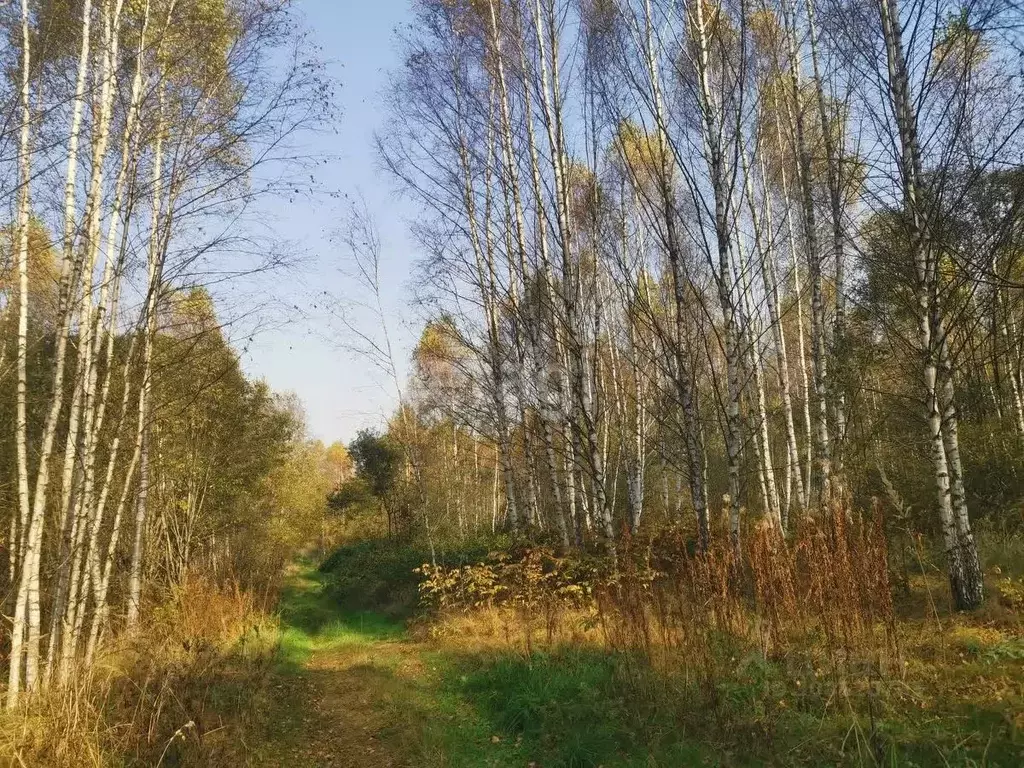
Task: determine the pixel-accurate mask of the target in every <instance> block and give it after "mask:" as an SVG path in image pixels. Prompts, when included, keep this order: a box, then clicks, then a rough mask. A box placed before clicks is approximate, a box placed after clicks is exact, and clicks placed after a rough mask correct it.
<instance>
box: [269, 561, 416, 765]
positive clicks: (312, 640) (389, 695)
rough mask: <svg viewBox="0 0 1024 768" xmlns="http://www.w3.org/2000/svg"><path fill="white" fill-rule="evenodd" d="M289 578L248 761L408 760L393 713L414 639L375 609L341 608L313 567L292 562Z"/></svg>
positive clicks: (407, 681) (411, 674)
mask: <svg viewBox="0 0 1024 768" xmlns="http://www.w3.org/2000/svg"><path fill="white" fill-rule="evenodd" d="M288 581H289V583H288V587H287V589H286V590H285V592H284V595H283V597H282V607H281V614H282V623H283V635H282V642H281V660H280V663H279V666H278V669H277V671H276V673H275V679H274V682H273V685H272V686H271V695H272V696H273V700H272V701H271V702H270V703H269V706H270V711H271V713H272V714H271V718H270V721H271V722H270V725H269V729H268V732H267V734H266V741H265V742H264V743H262V744H261V745H260V746H259V747H256V748H254V750H253V752H252V753H251V756H252V760H251V761H250V765H253V766H266V767H267V768H269V767H270V766H285V767H286V768H313V767H314V766H315V767H316V768H327V767H328V766H329V767H331V768H348V767H349V766H352V767H353V768H354V767H356V766H359V767H360V768H362V767H363V766H381V768H397V766H403V765H407V764H408V762H407V760H406V759H405V758H403V757H402V754H401V753H402V752H403V750H402V746H403V745H404V744H408V743H409V739H410V738H412V737H414V734H407V733H401V730H402V729H403V728H405V727H407V724H406V723H405V720H404V719H403V718H402V717H400V715H401V714H402V710H401V707H402V706H403V700H405V699H407V698H408V696H409V691H410V689H412V688H415V686H416V684H417V683H416V680H415V677H416V674H417V673H418V671H419V670H420V667H421V666H422V663H421V660H420V653H421V648H419V647H418V646H417V645H416V644H415V643H413V642H411V641H410V640H409V639H408V637H407V636H406V634H405V632H404V630H403V628H402V627H400V626H398V625H396V624H393V623H389V622H387V621H386V620H384V619H382V618H381V617H379V616H377V615H374V614H362V615H343V614H342V613H341V612H340V611H339V610H338V609H337V607H336V606H335V605H334V604H333V602H332V601H331V600H330V597H329V596H328V595H326V594H324V592H323V584H322V583H321V581H320V580H319V579H318V578H317V574H316V572H315V571H313V570H312V569H303V568H300V567H295V568H294V569H293V571H292V572H291V573H290V574H289V577H288Z"/></svg>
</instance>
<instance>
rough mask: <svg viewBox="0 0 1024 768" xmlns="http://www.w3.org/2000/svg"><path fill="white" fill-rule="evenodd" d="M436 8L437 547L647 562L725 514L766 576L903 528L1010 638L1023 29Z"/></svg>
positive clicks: (423, 284) (426, 234)
mask: <svg viewBox="0 0 1024 768" xmlns="http://www.w3.org/2000/svg"><path fill="white" fill-rule="evenodd" d="M413 5H414V12H415V19H414V21H413V22H411V23H410V24H409V25H408V26H407V27H405V28H403V29H402V30H401V31H400V33H399V35H400V41H401V46H402V52H403V60H402V65H401V67H400V68H399V69H397V70H396V71H395V72H394V73H393V76H392V81H391V87H390V90H389V92H388V100H389V102H388V103H389V106H390V109H391V110H392V115H393V118H394V119H393V120H392V121H391V123H390V125H391V127H390V128H389V130H388V131H387V132H386V133H384V134H383V135H381V136H380V138H379V140H378V144H379V150H380V156H381V158H382V162H383V163H384V165H385V167H386V168H387V169H388V170H389V171H390V172H391V174H392V175H393V177H394V178H395V179H396V181H397V183H398V185H399V187H400V188H401V189H402V191H403V192H404V193H405V194H407V195H409V196H411V197H412V198H413V199H414V200H416V201H417V202H418V204H419V205H420V206H421V207H422V210H423V212H424V215H423V218H422V219H420V220H419V221H417V222H416V223H415V224H414V230H415V233H416V235H417V236H418V239H419V242H420V243H421V245H422V247H423V250H424V253H425V254H426V256H425V258H424V261H423V263H422V265H421V266H422V269H421V271H420V272H419V273H418V274H417V280H416V282H417V286H418V293H419V299H420V300H421V302H422V304H423V306H425V307H427V308H428V311H429V313H430V318H429V320H428V322H427V324H426V327H425V330H424V332H423V335H422V337H421V339H420V342H419V344H418V346H417V348H416V351H415V353H414V382H413V383H414V388H413V391H412V393H411V396H410V397H408V398H405V399H404V400H403V403H402V406H401V408H400V410H399V413H398V415H397V416H396V417H395V418H394V419H393V420H392V422H391V425H390V430H389V437H390V438H391V439H393V440H397V444H398V445H400V446H404V448H402V450H404V451H405V452H406V460H407V463H408V466H409V469H408V473H409V474H410V478H409V479H410V481H411V482H410V483H409V486H410V487H411V488H419V489H420V490H418V491H415V493H416V494H418V503H414V500H407V501H406V502H404V503H405V508H407V509H412V510H420V511H421V512H422V515H421V516H419V517H416V516H415V515H413V517H415V520H416V521H418V524H421V525H425V526H426V530H427V533H428V534H429V533H430V532H431V529H433V530H435V531H436V530H440V528H441V527H447V529H448V530H455V531H459V532H463V533H466V532H467V530H468V531H469V532H472V531H473V530H479V529H480V528H482V527H487V526H490V527H492V528H496V527H499V526H507V527H508V528H510V529H512V530H514V531H519V532H526V533H529V534H530V535H532V536H534V537H545V536H546V537H550V538H552V539H553V540H555V541H557V543H558V544H559V546H561V547H562V548H565V549H576V548H586V547H591V546H596V547H599V548H601V549H603V550H604V551H606V552H607V553H608V554H610V555H612V556H614V555H615V553H616V549H617V546H618V544H619V542H620V541H621V539H622V537H623V536H626V535H629V534H630V533H632V532H636V531H637V530H639V529H640V528H641V527H642V526H644V525H645V524H648V522H649V523H650V524H652V525H656V524H658V523H659V522H661V523H665V522H678V521H686V523H687V524H688V525H690V526H692V530H693V532H694V534H693V535H694V543H695V547H696V549H697V550H698V551H702V550H705V549H707V548H708V547H709V543H710V540H711V537H712V536H713V535H714V532H715V531H716V530H718V528H717V525H716V524H717V521H718V519H719V515H721V517H722V518H724V520H725V525H724V530H725V531H726V533H725V534H724V535H727V536H728V538H729V541H730V542H731V546H732V548H733V550H734V551H735V552H737V553H739V552H741V551H742V548H743V538H744V530H745V529H746V527H747V526H748V525H751V524H754V523H756V524H759V525H768V526H771V527H772V528H773V529H775V530H776V531H778V532H779V533H781V534H785V533H786V532H787V531H791V530H793V529H794V528H795V526H796V524H797V522H798V521H799V520H800V519H801V518H803V517H806V516H821V517H825V518H829V517H834V516H852V515H854V514H856V511H857V510H858V509H865V508H867V507H868V506H869V505H870V504H872V499H880V500H883V502H884V503H885V504H886V506H887V507H888V509H889V510H890V518H891V520H893V521H894V523H893V524H899V525H905V526H909V527H911V528H913V529H915V530H918V531H922V532H925V533H929V534H935V535H936V536H937V538H938V539H939V540H940V541H941V548H942V551H943V554H944V558H945V561H946V568H947V571H948V575H949V581H950V586H951V590H952V594H953V597H954V600H955V603H956V605H957V606H958V607H959V608H962V609H966V608H972V607H975V606H977V605H979V604H980V603H981V602H982V599H983V578H982V571H981V566H980V562H979V556H978V549H977V545H976V542H975V536H974V531H973V529H972V526H976V524H977V521H978V519H979V518H981V517H986V518H991V519H993V520H995V521H997V522H999V523H1001V524H1012V523H1013V521H1014V517H1013V512H1012V511H1011V510H1012V505H1013V504H1015V503H1019V499H1020V494H1021V491H1022V488H1021V486H1020V481H1019V477H1020V466H1021V458H1022V440H1024V400H1022V396H1021V388H1022V385H1024V379H1022V377H1021V362H1022V359H1021V342H1020V336H1019V334H1020V331H1019V329H1020V327H1021V321H1022V319H1024V318H1022V316H1021V310H1022V305H1021V291H1020V287H1021V283H1020V280H1019V275H1020V274H1021V263H1020V257H1021V254H1022V250H1021V245H1022V242H1021V237H1022V234H1024V229H1022V222H1024V219H1022V217H1021V204H1022V202H1024V173H1022V169H1021V149H1022V138H1024V134H1022V127H1024V126H1022V123H1021V117H1020V116H1021V114H1024V111H1022V109H1021V107H1022V106H1024V103H1022V96H1024V89H1022V86H1024V82H1022V76H1021V70H1020V66H1019V61H1020V56H1021V53H1022V51H1024V48H1022V42H1024V41H1022V38H1021V30H1022V29H1024V26H1022V25H1021V21H1022V20H1024V19H1022V16H1021V11H1020V8H1019V7H1017V6H1016V5H1015V4H1014V3H1010V2H1004V1H1003V0H966V2H962V1H960V2H945V1H942V2H937V3H925V2H920V1H919V0H856V1H855V2H834V1H833V0H727V1H725V2H714V1H712V0H690V1H688V2H685V3H679V2H674V1H673V2H667V1H664V0H417V1H416V2H415V3H414V4H413ZM357 250H358V249H357ZM357 255H359V254H358V253H357ZM362 256H363V257H364V258H365V256H366V254H365V253H363V254H362ZM481 454H483V455H485V456H486V457H488V458H485V459H484V460H483V464H481V459H480V456H481ZM481 497H482V498H484V499H491V500H492V501H493V506H494V510H493V515H489V516H488V515H483V516H481V514H480V507H479V501H471V499H477V500H478V499H480V498H481Z"/></svg>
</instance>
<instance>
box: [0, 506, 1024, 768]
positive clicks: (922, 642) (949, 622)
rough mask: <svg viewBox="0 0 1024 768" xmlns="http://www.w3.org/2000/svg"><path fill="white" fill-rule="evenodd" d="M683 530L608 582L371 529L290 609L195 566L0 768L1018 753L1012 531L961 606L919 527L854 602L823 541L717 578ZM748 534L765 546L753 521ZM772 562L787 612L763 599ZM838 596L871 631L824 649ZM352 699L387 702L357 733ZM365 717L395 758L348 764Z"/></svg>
mask: <svg viewBox="0 0 1024 768" xmlns="http://www.w3.org/2000/svg"><path fill="white" fill-rule="evenodd" d="M858 525H859V524H858ZM872 530H873V529H871V528H870V526H869V525H865V526H864V527H860V528H858V527H856V525H855V526H854V527H853V528H851V529H850V530H848V531H847V533H846V534H844V536H845V535H849V536H850V540H849V541H848V542H847V544H848V545H849V546H850V547H861V548H863V547H870V546H880V545H881V542H878V541H875V542H874V544H872V541H873V540H872V536H873V535H874V534H872V532H871V531H872ZM674 535H675V534H674V533H673V532H662V534H660V536H659V537H654V538H651V539H643V540H642V539H639V538H637V539H635V540H633V541H632V542H630V543H629V544H627V545H624V546H623V547H622V548H621V549H620V551H619V553H618V562H619V568H618V569H617V570H616V569H612V568H609V567H608V564H607V561H606V559H605V558H602V557H599V556H575V557H571V558H569V557H565V556H563V555H562V554H561V553H558V552H556V551H552V550H550V549H546V548H543V547H539V548H538V547H526V546H525V545H523V544H522V543H517V542H513V541H509V540H507V538H505V537H496V538H495V539H494V540H490V541H488V540H480V541H475V542H472V543H468V544H454V543H448V544H445V545H443V546H438V545H437V543H436V542H435V547H434V551H433V553H432V552H431V549H430V547H429V546H420V545H417V544H416V543H414V542H409V541H398V540H389V539H363V540H358V541H353V542H351V543H349V544H346V545H345V546H342V547H341V548H340V549H338V550H336V551H335V552H334V553H333V554H332V555H330V556H329V557H327V558H326V559H325V560H324V561H323V562H322V563H321V564H320V565H319V567H317V565H316V563H314V562H312V561H309V562H302V563H300V564H299V565H296V566H293V567H292V568H291V569H290V571H289V573H288V574H287V578H286V580H285V585H284V588H283V590H282V591H281V593H280V594H281V599H280V603H279V610H278V611H277V612H276V613H275V612H271V611H269V610H268V608H269V607H270V606H269V605H267V604H262V603H260V602H258V601H256V600H254V599H253V597H252V596H251V595H250V594H249V593H247V592H245V591H244V590H242V589H239V588H235V587H231V586H227V587H224V586H221V587H218V586H215V585H214V584H212V583H210V582H208V581H204V580H202V579H199V578H193V579H190V580H188V581H187V582H186V585H185V586H184V587H182V588H181V589H180V590H178V591H176V592H175V594H174V596H173V599H172V600H171V601H170V602H169V603H167V604H166V605H164V606H163V607H160V608H157V609H154V610H153V611H152V612H151V613H150V615H149V621H148V622H147V623H146V624H145V626H146V628H145V630H143V631H140V632H138V633H136V634H134V635H133V636H130V637H125V638H123V639H122V640H119V641H118V642H117V643H115V644H112V645H110V646H109V647H108V648H107V650H106V652H105V654H104V656H103V658H102V661H101V663H100V664H98V665H97V666H96V668H95V672H93V673H92V674H91V675H89V676H87V677H83V679H81V680H80V681H79V683H78V684H77V685H76V686H73V687H71V688H68V689H64V690H61V689H58V693H56V694H54V695H52V696H47V697H40V698H39V699H37V700H35V701H34V702H33V703H32V705H31V706H29V707H27V708H25V709H23V710H21V711H19V712H17V713H16V714H4V715H0V764H4V765H6V764H10V765H26V766H193V765H195V766H199V765H203V766H206V765H210V766H221V765H239V766H241V765H253V766H262V765H266V766H270V765H281V764H289V765H296V766H298V765H307V764H308V765H310V766H313V765H327V764H332V763H331V760H332V759H334V760H339V759H342V758H341V757H338V756H339V755H342V753H343V752H344V753H346V754H347V756H346V755H342V757H344V759H346V760H348V761H349V762H344V761H342V762H341V764H346V765H347V764H352V765H359V764H366V765H390V766H397V765H416V766H427V767H428V768H429V767H430V766H437V767H438V768H441V767H442V766H444V767H446V768H478V767H479V766H509V767H510V768H511V767H512V766H516V767H518V768H521V767H522V766H525V765H531V764H533V765H535V766H544V767H545V768H550V767H552V766H566V767H569V766H572V767H579V768H583V767H587V766H589V767H594V768H596V766H604V767H605V768H611V767H612V766H638V767H639V766H646V767H648V768H650V767H652V766H661V767H664V768H668V767H669V766H673V767H674V766H688V765H720V766H754V765H779V766H782V765H786V766H789V765H807V766H819V765H851V766H875V765H886V766H896V765H899V766H931V765H949V766H1016V765H1020V764H1021V763H1022V759H1024V715H1022V714H1021V713H1024V634H1022V632H1021V620H1020V616H1021V613H1020V610H1021V602H1020V585H1021V583H1022V582H1021V577H1022V576H1024V567H1022V566H1024V558H1021V552H1022V551H1024V550H1020V549H1018V548H1016V547H1015V546H1014V543H1015V542H1016V543H1019V540H1018V539H1015V538H1014V537H1006V536H1000V537H998V541H999V542H1000V544H999V546H997V547H995V546H993V547H990V546H989V542H988V540H987V538H986V537H982V540H983V544H984V551H985V552H986V555H987V556H986V567H987V576H988V579H989V589H990V593H991V594H992V595H993V597H992V599H991V600H990V601H989V602H988V604H987V605H986V607H985V608H984V609H982V610H981V611H979V612H976V613H975V614H970V615H967V614H958V613H955V612H953V611H951V610H950V608H949V596H948V594H947V593H945V592H944V590H945V585H946V582H945V580H944V579H943V578H942V575H941V573H940V571H939V569H938V567H937V565H936V564H934V563H933V559H934V553H932V552H931V551H930V550H929V549H928V548H927V547H925V546H924V543H923V542H920V541H912V542H910V544H911V545H912V547H913V556H912V557H911V558H908V561H907V562H908V563H910V565H909V566H908V568H907V569H906V571H905V572H904V570H903V569H902V566H900V567H894V568H893V569H892V570H891V571H887V572H886V576H885V578H884V579H881V580H879V579H880V576H881V574H879V573H877V572H876V573H875V574H874V577H873V579H874V580H872V581H870V585H874V586H870V585H869V586H870V589H881V588H883V587H884V589H885V590H886V593H887V594H888V595H891V597H892V599H891V600H890V601H889V602H888V603H886V602H885V601H884V600H883V601H882V602H881V603H878V602H877V600H875V598H878V597H879V595H877V594H876V595H875V596H874V598H872V600H874V601H875V602H871V601H868V602H864V600H866V598H865V597H864V595H862V594H861V592H860V591H859V590H862V589H865V588H867V587H865V578H866V575H865V574H864V573H863V570H864V569H861V570H860V571H853V570H851V571H849V572H846V573H845V574H843V573H835V574H831V575H830V576H829V578H831V579H833V582H835V583H833V586H832V587H828V588H827V589H830V590H832V591H827V590H826V592H824V593H820V594H819V596H818V598H814V594H816V593H814V591H813V589H819V590H820V589H826V588H825V587H823V586H822V585H821V584H818V586H817V587H815V586H814V585H815V583H816V582H815V581H814V580H812V579H809V575H808V574H807V573H806V568H807V567H808V566H809V564H810V561H809V560H806V559H804V560H801V559H800V558H801V557H810V555H809V554H807V551H808V550H806V549H805V554H804V555H800V556H797V555H795V554H794V555H784V553H788V552H796V551H797V550H798V547H796V546H794V543H793V542H789V545H788V546H787V547H784V548H780V550H779V551H778V552H776V553H775V554H774V555H766V554H764V553H763V552H762V553H761V555H759V556H760V557H762V558H767V560H763V561H762V562H760V563H751V562H747V564H746V566H745V568H744V569H737V568H734V567H729V566H728V562H727V558H726V559H723V560H722V562H720V563H719V564H718V566H715V567H712V566H711V565H708V564H705V570H703V571H702V570H698V569H695V564H696V562H697V560H698V558H696V557H695V556H694V555H693V554H692V552H690V551H688V550H687V548H686V546H685V541H682V549H681V550H673V549H672V548H673V547H674V546H676V545H678V544H680V541H681V540H680V539H678V538H675V539H674V538H673V536H674ZM804 535H807V536H817V535H822V536H824V532H822V531H815V530H813V529H810V528H808V529H806V531H805V534H804ZM824 539H828V536H824ZM799 540H800V539H799V538H798V539H797V540H796V541H799ZM747 541H748V544H749V547H748V548H749V550H750V551H751V552H756V551H757V544H756V541H757V534H756V533H754V532H751V533H750V535H748V537H747ZM673 542H675V543H673ZM820 543H821V544H822V546H826V544H825V543H824V541H823V542H820ZM808 546H809V545H808ZM828 546H830V547H831V548H832V549H831V550H829V552H830V553H831V554H830V555H829V556H834V555H837V553H838V552H839V549H838V548H841V547H842V546H847V545H845V544H842V545H841V544H840V543H839V542H838V541H837V540H835V539H833V540H832V543H831V544H829V545H828ZM896 546H897V545H894V547H893V549H894V551H892V552H889V560H890V562H891V563H899V562H901V553H900V552H898V551H895V550H896ZM823 551H824V550H823ZM495 552H504V553H507V554H504V555H501V556H494V555H491V554H490V553H495ZM673 552H675V554H674V555H673V556H672V557H670V556H669V555H671V554H672V553H673ZM849 554H852V553H849ZM857 554H858V555H859V556H861V557H862V558H863V557H865V556H866V554H867V550H865V549H859V550H858V551H857ZM819 555H820V556H822V557H824V555H823V554H821V553H819ZM717 556H720V557H723V558H725V554H724V553H723V552H719V553H718V555H717ZM756 557H758V556H757V555H755V556H754V559H755V560H756ZM773 558H774V560H773ZM768 560H772V562H774V565H772V566H771V568H772V569H773V570H772V573H774V574H775V577H776V578H782V577H783V576H786V575H787V574H788V576H787V578H791V587H792V591H793V595H794V599H793V600H791V601H789V602H782V603H777V602H772V600H773V599H775V598H771V599H769V598H767V597H766V596H764V595H760V593H759V590H758V587H757V578H758V573H757V572H758V568H766V567H768V566H769V565H770V563H768V562H767V561H768ZM776 560H777V561H778V562H775V561H776ZM868 562H870V559H868ZM673 563H674V565H673ZM719 569H720V570H719ZM714 574H718V575H719V576H720V577H721V578H720V579H719V580H718V581H717V582H716V583H717V584H718V585H719V587H718V589H719V590H720V591H719V592H718V593H716V594H715V595H705V596H704V597H703V598H701V599H703V600H704V601H705V602H704V604H700V605H699V604H698V600H697V599H695V596H694V595H693V594H692V593H691V592H690V591H689V590H692V589H693V585H692V584H690V583H689V582H688V581H687V580H688V579H690V578H696V577H699V578H708V577H709V575H714ZM839 577H842V579H845V580H846V581H848V582H853V583H840V582H839V581H838V579H839ZM762 578H763V574H762ZM712 581H714V580H712ZM812 588H813V589H812ZM808 590H809V591H808ZM669 593H671V594H676V595H677V597H676V598H673V599H676V600H677V602H673V599H669ZM679 595H681V596H682V597H679ZM844 595H845V596H846V597H845V598H844V597H843V596H844ZM271 597H274V596H273V595H272V596H271ZM698 597H699V596H698ZM855 597H856V600H855V599H854V598H855ZM712 598H714V599H712ZM812 598H814V599H812ZM779 599H781V598H779ZM815 599H818V600H819V602H818V603H815ZM842 599H846V600H847V602H846V603H842V604H840V601H841V600H842ZM822 600H825V601H831V603H833V605H829V606H828V608H829V611H828V612H825V613H823V610H824V608H825V606H824V605H823V603H822V602H821V601H822ZM714 601H718V604H719V605H720V606H724V607H723V608H722V610H721V611H720V613H721V616H719V615H717V613H719V612H716V611H715V610H713V609H712V605H713V604H714ZM858 606H860V607H859V608H858ZM840 609H843V610H849V611H860V614H859V620H860V621H862V622H863V626H862V627H861V629H860V630H858V631H857V632H853V631H852V630H851V631H850V632H849V633H848V635H847V636H846V637H845V638H840V637H839V635H838V634H837V635H836V636H834V637H832V638H831V639H830V638H829V633H830V632H835V633H841V631H842V627H841V624H836V623H834V622H837V621H839V614H840V613H841V611H840ZM868 609H870V610H868ZM772 611H776V612H777V613H778V615H777V616H775V617H774V618H772V617H771V615H770V614H771V612H772ZM871 611H874V613H871ZM869 619H870V620H869ZM684 620H685V621H687V622H689V623H690V624H691V625H694V626H698V627H700V628H701V629H700V631H699V632H697V631H695V630H694V631H689V632H688V633H687V632H684V631H683V629H682V628H681V626H680V622H683V621H684ZM773 621H774V622H776V625H774V626H773ZM850 626H851V627H852V624H851V625H850ZM343 664H344V665H345V666H344V667H342V665H343ZM353 686H354V687H353ZM325 687H329V688H331V689H332V690H333V691H334V694H333V698H332V697H330V696H328V697H325V696H324V695H323V690H324V688H325ZM357 706H360V707H363V709H364V710H366V711H367V712H372V716H370V715H365V716H361V717H363V720H361V721H360V724H359V727H358V729H356V728H354V727H353V725H352V723H351V722H350V718H351V717H352V712H353V709H354V708H355V707H357ZM314 710H315V711H314ZM311 711H314V712H313V714H314V715H315V716H314V717H313V719H312V720H311V719H310V713H311ZM331 728H334V729H335V731H336V732H332V731H331V730H330V729H331ZM325 729H326V730H325ZM353 730H359V731H360V732H363V731H365V734H363V735H364V736H365V735H366V734H369V735H371V736H372V738H373V739H374V741H372V742H367V743H373V744H376V745H377V746H378V747H379V748H380V749H382V750H383V749H386V750H387V754H388V756H387V758H386V759H385V758H384V756H383V755H382V753H380V752H378V753H373V754H371V753H367V757H366V762H365V763H363V762H360V760H361V758H356V757H353V756H352V754H351V753H352V750H353V749H355V747H354V746H353V745H352V743H350V742H347V741H344V738H345V734H348V733H349V732H350V731H353ZM360 738H363V736H360ZM367 738H369V736H367ZM296 754H298V755H307V758H308V759H307V761H306V762H302V760H298V761H296V758H295V757H294V755H296Z"/></svg>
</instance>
